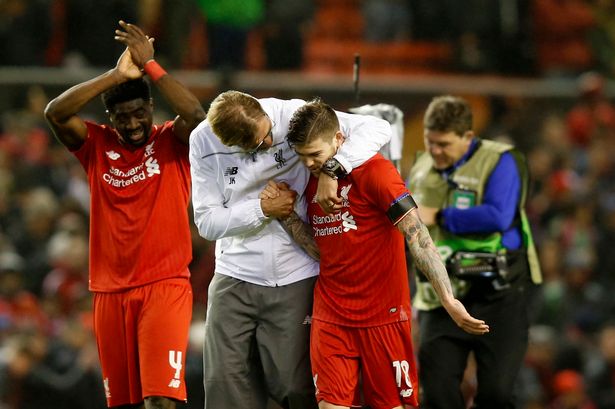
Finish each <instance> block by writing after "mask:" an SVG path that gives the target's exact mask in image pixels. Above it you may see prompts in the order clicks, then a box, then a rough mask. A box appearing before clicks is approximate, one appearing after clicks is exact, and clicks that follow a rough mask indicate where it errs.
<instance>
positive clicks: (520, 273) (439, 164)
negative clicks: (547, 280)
mask: <svg viewBox="0 0 615 409" xmlns="http://www.w3.org/2000/svg"><path fill="white" fill-rule="evenodd" d="M424 143H425V148H426V151H427V153H428V154H420V153H419V155H418V157H417V159H416V161H415V163H414V165H413V167H412V169H411V171H410V178H409V184H410V186H409V187H410V191H411V192H412V194H413V196H414V198H415V200H416V201H417V203H418V204H419V211H420V214H421V218H422V220H423V222H424V223H425V224H426V225H427V226H428V227H429V230H430V233H431V236H432V237H433V240H434V242H435V244H436V246H437V247H438V251H439V252H440V255H441V256H442V257H443V258H444V259H445V261H446V262H447V270H448V273H449V276H450V278H451V283H452V285H453V290H454V292H455V296H456V297H458V298H459V299H460V300H461V301H462V302H463V303H464V305H465V306H466V308H467V310H468V312H470V314H472V315H473V316H475V317H478V318H480V319H483V320H485V321H486V322H489V325H490V327H491V332H490V333H488V334H485V335H482V336H475V335H471V334H468V333H466V332H464V331H462V330H461V329H460V328H458V327H457V326H456V325H455V323H454V322H453V321H452V320H450V319H449V318H448V315H447V314H446V311H445V310H444V309H443V308H441V305H440V303H439V301H438V298H437V297H436V296H435V293H434V290H433V288H432V287H431V285H430V283H429V282H428V281H427V280H426V279H425V278H424V277H423V275H422V274H421V272H420V271H417V274H416V276H417V292H416V296H415V299H414V306H415V308H417V310H419V322H420V345H419V367H420V368H421V370H420V371H419V373H420V384H421V385H422V388H423V393H424V397H423V402H422V403H423V405H422V407H423V408H425V409H440V408H441V409H462V408H465V403H464V400H463V396H462V393H461V390H460V384H461V381H462V378H463V374H464V370H465V367H466V363H467V360H468V356H469V354H470V352H471V351H473V352H474V355H475V358H476V364H477V381H478V388H477V394H476V397H475V400H474V404H475V406H474V407H475V408H488V409H492V408H498V409H505V408H514V407H515V404H514V397H513V393H512V391H513V389H514V383H515V379H516V377H517V373H518V371H519V368H520V365H521V362H522V360H523V357H524V355H525V350H526V347H527V335H528V314H527V310H526V308H527V302H526V292H527V287H528V285H529V284H530V279H531V281H533V282H534V283H539V282H540V281H541V276H540V271H539V268H538V261H537V257H536V253H535V249H534V245H533V242H532V238H531V232H530V229H529V225H528V223H527V218H526V216H525V212H524V209H523V207H524V202H525V196H526V193H527V183H528V180H527V179H528V177H527V171H526V166H525V162H524V161H525V158H524V157H523V156H522V155H521V153H519V152H518V151H516V150H515V149H513V147H512V146H510V145H507V144H504V143H499V142H494V141H487V140H481V139H479V138H476V137H475V136H474V132H473V131H472V110H471V108H470V105H469V104H468V103H467V102H466V101H465V100H463V99H461V98H458V97H453V96H449V95H446V96H439V97H436V98H434V99H433V100H432V101H431V103H430V105H429V106H428V108H427V111H426V113H425V117H424ZM459 256H461V260H460V257H459ZM473 256H475V257H473ZM453 260H455V262H453ZM466 262H471V263H473V264H472V266H471V267H470V268H468V267H467V266H466Z"/></svg>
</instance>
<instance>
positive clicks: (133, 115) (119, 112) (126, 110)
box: [109, 98, 154, 147]
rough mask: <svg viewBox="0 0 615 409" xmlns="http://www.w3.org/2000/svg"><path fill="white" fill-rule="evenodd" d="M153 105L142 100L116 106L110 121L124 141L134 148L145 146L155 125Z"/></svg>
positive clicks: (110, 113) (111, 112)
mask: <svg viewBox="0 0 615 409" xmlns="http://www.w3.org/2000/svg"><path fill="white" fill-rule="evenodd" d="M153 110H154V107H153V104H152V101H151V100H149V101H146V100H144V99H141V98H137V99H133V100H130V101H126V102H120V103H117V104H115V106H114V107H113V109H112V111H110V112H109V119H110V120H111V123H112V124H113V127H114V128H115V129H116V130H117V132H118V133H119V134H120V136H121V137H122V140H123V141H124V142H126V143H128V144H130V145H132V146H137V147H138V146H143V145H144V144H145V143H146V142H147V141H148V139H149V135H150V132H151V130H152V124H153Z"/></svg>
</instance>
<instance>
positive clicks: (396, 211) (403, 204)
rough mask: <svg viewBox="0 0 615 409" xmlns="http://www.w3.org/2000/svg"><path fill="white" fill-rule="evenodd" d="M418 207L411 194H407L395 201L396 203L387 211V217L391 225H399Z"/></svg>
mask: <svg viewBox="0 0 615 409" xmlns="http://www.w3.org/2000/svg"><path fill="white" fill-rule="evenodd" d="M416 207H417V205H416V202H415V201H414V199H413V198H412V196H411V195H410V193H405V194H403V195H402V196H400V197H398V198H397V199H395V201H394V202H393V203H392V204H391V207H389V210H388V211H387V216H388V217H389V220H390V221H391V223H393V224H397V223H399V222H400V220H401V219H403V218H404V216H405V215H407V214H408V212H410V211H411V210H412V209H414V208H416Z"/></svg>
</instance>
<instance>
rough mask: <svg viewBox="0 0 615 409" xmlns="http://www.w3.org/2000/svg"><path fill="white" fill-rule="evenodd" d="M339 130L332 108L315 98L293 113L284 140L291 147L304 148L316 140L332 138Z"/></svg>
mask: <svg viewBox="0 0 615 409" xmlns="http://www.w3.org/2000/svg"><path fill="white" fill-rule="evenodd" d="M339 129H340V123H339V120H338V119H337V115H336V114H335V111H334V110H333V108H331V107H330V106H329V105H327V104H325V103H324V102H322V101H321V100H320V98H316V99H313V100H312V101H310V102H308V103H306V104H305V105H303V106H301V107H300V108H299V109H298V110H296V111H295V113H294V114H293V117H292V118H291V120H290V125H289V130H288V134H287V135H286V138H287V140H288V143H289V144H290V146H292V147H294V146H304V145H306V144H308V143H310V142H311V141H313V140H314V139H316V138H320V137H322V136H325V135H330V136H333V135H334V134H335V132H337V131H339Z"/></svg>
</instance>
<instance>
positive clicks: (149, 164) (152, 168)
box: [145, 157, 160, 178]
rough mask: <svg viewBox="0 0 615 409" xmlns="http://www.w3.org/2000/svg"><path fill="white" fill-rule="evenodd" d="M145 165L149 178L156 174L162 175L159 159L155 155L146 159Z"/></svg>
mask: <svg viewBox="0 0 615 409" xmlns="http://www.w3.org/2000/svg"><path fill="white" fill-rule="evenodd" d="M145 167H146V170H147V177H148V178H151V177H152V176H154V175H160V165H158V161H157V160H156V159H154V158H153V157H149V158H147V160H146V161H145Z"/></svg>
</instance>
